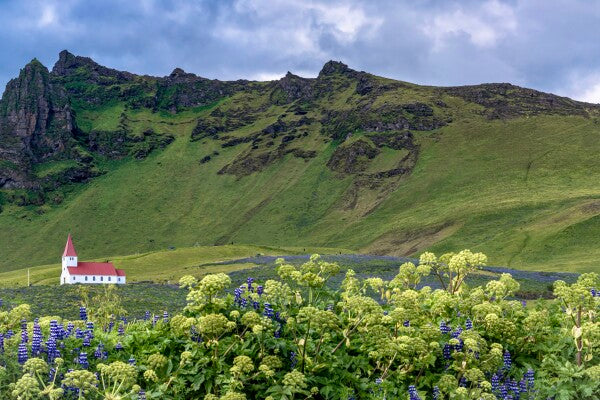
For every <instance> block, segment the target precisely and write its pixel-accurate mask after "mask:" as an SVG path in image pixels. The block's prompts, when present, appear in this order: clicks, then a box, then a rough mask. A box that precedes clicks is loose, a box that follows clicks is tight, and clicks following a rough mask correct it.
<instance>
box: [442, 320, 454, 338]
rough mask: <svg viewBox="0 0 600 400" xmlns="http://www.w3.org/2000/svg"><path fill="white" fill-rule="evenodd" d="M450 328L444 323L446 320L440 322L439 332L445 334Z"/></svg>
mask: <svg viewBox="0 0 600 400" xmlns="http://www.w3.org/2000/svg"><path fill="white" fill-rule="evenodd" d="M451 330H452V328H450V327H449V326H448V325H447V324H446V321H442V322H440V332H441V333H442V335H447V334H448V333H450V331H451Z"/></svg>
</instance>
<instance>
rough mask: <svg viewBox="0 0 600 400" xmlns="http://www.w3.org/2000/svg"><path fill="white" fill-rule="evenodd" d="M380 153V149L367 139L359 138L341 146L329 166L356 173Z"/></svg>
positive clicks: (341, 171)
mask: <svg viewBox="0 0 600 400" xmlns="http://www.w3.org/2000/svg"><path fill="white" fill-rule="evenodd" d="M377 154H379V150H378V149H377V148H376V147H375V146H373V145H372V144H371V143H369V142H367V141H366V140H363V139H359V140H357V141H356V142H354V143H352V144H350V145H347V146H344V145H342V146H339V147H338V148H337V149H336V150H335V152H334V153H333V155H332V156H331V158H330V159H329V161H328V162H327V166H328V167H329V168H330V169H331V170H332V171H336V172H339V173H344V174H355V173H357V172H362V171H364V170H365V169H366V168H367V165H368V162H369V160H372V159H373V158H375V156H377Z"/></svg>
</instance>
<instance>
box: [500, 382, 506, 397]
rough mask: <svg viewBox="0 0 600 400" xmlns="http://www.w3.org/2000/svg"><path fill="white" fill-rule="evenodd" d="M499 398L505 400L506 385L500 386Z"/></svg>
mask: <svg viewBox="0 0 600 400" xmlns="http://www.w3.org/2000/svg"><path fill="white" fill-rule="evenodd" d="M500 396H501V397H502V398H503V399H506V397H507V396H508V387H507V386H506V385H500Z"/></svg>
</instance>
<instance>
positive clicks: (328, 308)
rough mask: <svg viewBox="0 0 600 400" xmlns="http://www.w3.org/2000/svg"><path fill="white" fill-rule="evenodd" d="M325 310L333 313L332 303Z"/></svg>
mask: <svg viewBox="0 0 600 400" xmlns="http://www.w3.org/2000/svg"><path fill="white" fill-rule="evenodd" d="M325 310H326V311H333V304H332V303H329V304H327V307H325Z"/></svg>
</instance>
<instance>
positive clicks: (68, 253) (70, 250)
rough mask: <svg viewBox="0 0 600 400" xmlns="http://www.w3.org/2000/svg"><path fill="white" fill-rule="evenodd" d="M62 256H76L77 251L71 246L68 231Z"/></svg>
mask: <svg viewBox="0 0 600 400" xmlns="http://www.w3.org/2000/svg"><path fill="white" fill-rule="evenodd" d="M63 257H77V252H76V251H75V246H73V239H71V234H70V233H69V237H67V244H66V245H65V251H64V252H63Z"/></svg>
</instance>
